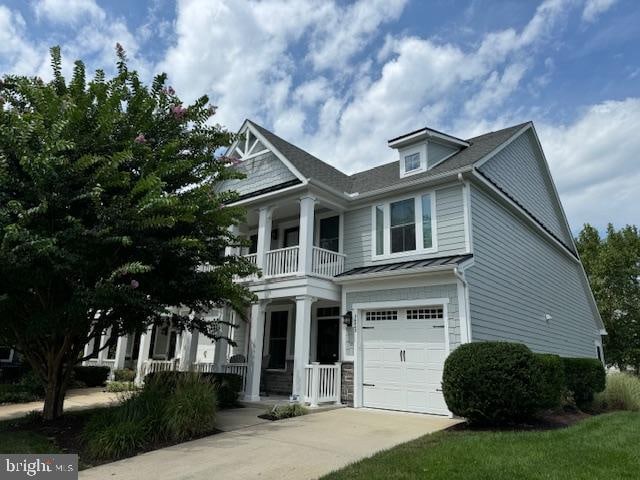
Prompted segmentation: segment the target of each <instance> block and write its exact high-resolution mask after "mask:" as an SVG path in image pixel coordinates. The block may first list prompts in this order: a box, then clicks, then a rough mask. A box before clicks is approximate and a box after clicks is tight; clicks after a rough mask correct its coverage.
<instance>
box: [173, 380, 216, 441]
mask: <svg viewBox="0 0 640 480" xmlns="http://www.w3.org/2000/svg"><path fill="white" fill-rule="evenodd" d="M215 415H216V394H215V387H214V385H213V384H212V383H210V382H203V381H202V379H201V378H200V377H199V376H198V375H196V374H192V375H187V376H184V377H182V378H181V379H180V380H179V381H178V383H177V385H176V389H175V391H174V392H173V394H172V395H170V396H169V398H168V400H167V406H166V412H165V414H164V418H163V421H164V422H165V425H166V432H167V436H168V437H169V438H170V439H172V440H178V441H180V440H184V439H186V438H190V437H193V436H195V435H199V434H201V433H204V432H208V431H211V429H212V428H213V424H214V421H215Z"/></svg>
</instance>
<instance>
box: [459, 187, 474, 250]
mask: <svg viewBox="0 0 640 480" xmlns="http://www.w3.org/2000/svg"><path fill="white" fill-rule="evenodd" d="M460 177H462V175H460ZM462 210H463V215H464V217H463V220H464V246H465V250H466V251H467V253H473V225H472V223H471V214H472V212H471V187H470V186H469V182H468V181H463V183H462Z"/></svg>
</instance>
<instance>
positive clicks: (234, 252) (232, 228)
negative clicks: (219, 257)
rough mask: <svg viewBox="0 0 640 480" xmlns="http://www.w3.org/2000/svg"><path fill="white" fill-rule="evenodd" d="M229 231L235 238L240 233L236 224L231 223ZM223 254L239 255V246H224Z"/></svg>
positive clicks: (227, 255)
mask: <svg viewBox="0 0 640 480" xmlns="http://www.w3.org/2000/svg"><path fill="white" fill-rule="evenodd" d="M229 233H231V235H233V236H234V237H236V238H237V237H238V235H239V234H240V228H239V227H238V225H231V226H230V227H229ZM224 255H225V256H226V257H231V256H235V255H240V248H239V247H225V249H224Z"/></svg>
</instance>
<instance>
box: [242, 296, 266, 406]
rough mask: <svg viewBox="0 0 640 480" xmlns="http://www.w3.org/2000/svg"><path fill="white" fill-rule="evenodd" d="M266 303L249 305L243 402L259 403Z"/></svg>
mask: <svg viewBox="0 0 640 480" xmlns="http://www.w3.org/2000/svg"><path fill="white" fill-rule="evenodd" d="M265 307H266V303H265V302H263V301H262V302H258V303H254V304H253V305H251V325H250V327H249V328H250V333H249V351H248V354H249V355H248V356H249V358H248V359H247V360H248V365H247V386H246V390H245V395H244V397H245V400H248V401H252V402H257V401H260V376H261V373H262V345H263V343H264V312H265Z"/></svg>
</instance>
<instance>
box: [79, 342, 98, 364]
mask: <svg viewBox="0 0 640 480" xmlns="http://www.w3.org/2000/svg"><path fill="white" fill-rule="evenodd" d="M94 341H95V340H94V339H93V338H90V339H89V341H88V342H87V343H85V344H84V353H83V355H82V356H83V357H85V358H86V357H88V356H89V355H90V354H91V352H93V342H94ZM87 363H88V362H87V360H83V361H82V365H87Z"/></svg>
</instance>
